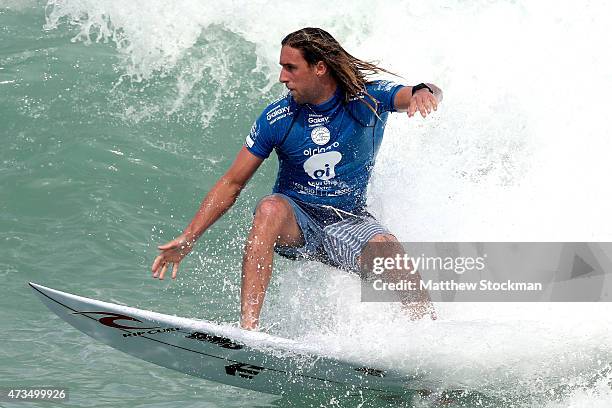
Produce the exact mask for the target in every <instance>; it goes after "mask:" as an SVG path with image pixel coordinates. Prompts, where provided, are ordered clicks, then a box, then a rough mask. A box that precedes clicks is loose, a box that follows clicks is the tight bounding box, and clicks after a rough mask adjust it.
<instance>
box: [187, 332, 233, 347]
mask: <svg viewBox="0 0 612 408" xmlns="http://www.w3.org/2000/svg"><path fill="white" fill-rule="evenodd" d="M185 337H186V338H188V339H193V340H198V341H206V342H208V343H212V344H216V345H217V346H219V347H222V348H226V349H230V350H240V349H241V348H242V347H243V346H242V344H238V343H234V342H233V341H232V340H230V339H228V338H225V337H220V336H213V335H212V334H208V333H202V332H193V333H190V334H189V335H188V336H185Z"/></svg>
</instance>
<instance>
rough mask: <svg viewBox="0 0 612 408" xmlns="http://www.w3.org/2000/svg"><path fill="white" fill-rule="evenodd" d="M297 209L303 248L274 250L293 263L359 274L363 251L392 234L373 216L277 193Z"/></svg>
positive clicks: (296, 213)
mask: <svg viewBox="0 0 612 408" xmlns="http://www.w3.org/2000/svg"><path fill="white" fill-rule="evenodd" d="M274 195H277V196H281V197H282V198H284V199H286V200H287V201H288V202H289V204H291V206H292V207H293V211H294V213H295V219H296V220H297V223H298V225H299V227H300V229H301V230H302V235H303V237H304V241H305V244H304V245H303V246H302V247H289V246H276V247H275V248H274V250H275V251H276V253H278V254H279V255H281V256H284V257H286V258H290V259H312V260H318V261H321V262H323V263H326V264H328V265H331V266H334V267H337V268H341V269H345V270H348V271H352V272H357V273H358V272H359V265H358V258H359V255H360V254H361V250H362V249H363V247H364V246H365V245H366V244H367V243H368V241H369V240H370V239H372V237H373V236H374V235H376V234H389V231H388V230H387V229H386V228H385V227H383V226H382V225H381V224H380V223H379V222H378V221H377V220H376V219H375V218H374V217H373V216H372V215H371V214H370V213H368V212H367V211H365V210H363V211H360V212H359V213H358V214H353V213H348V212H346V211H342V210H339V209H336V208H334V207H330V206H320V205H313V204H307V203H304V202H302V201H298V200H296V199H293V198H289V197H287V196H286V195H284V194H279V193H276V194H274Z"/></svg>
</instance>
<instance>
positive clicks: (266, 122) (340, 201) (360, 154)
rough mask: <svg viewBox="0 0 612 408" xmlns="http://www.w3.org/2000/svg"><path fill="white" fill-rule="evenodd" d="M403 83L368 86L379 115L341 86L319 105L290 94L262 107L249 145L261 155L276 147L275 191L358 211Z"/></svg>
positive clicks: (305, 200) (364, 201) (381, 83)
mask: <svg viewBox="0 0 612 408" xmlns="http://www.w3.org/2000/svg"><path fill="white" fill-rule="evenodd" d="M401 88H402V85H397V84H395V83H393V82H389V81H374V82H371V83H369V84H367V85H366V90H367V92H368V93H369V95H370V96H371V97H372V98H374V99H376V104H377V109H376V110H377V114H378V116H377V115H375V114H374V112H372V110H370V109H369V108H368V107H367V106H366V105H365V104H364V103H363V102H362V101H360V100H359V99H363V100H364V101H367V102H369V103H370V105H372V106H374V105H375V104H374V101H372V99H371V98H370V97H368V96H367V95H361V96H360V97H359V98H353V99H351V100H350V101H349V102H348V103H344V94H343V92H342V91H341V90H338V91H336V93H335V94H334V96H333V97H332V98H331V99H329V100H328V101H326V102H324V103H322V104H320V105H308V104H304V105H300V104H297V103H296V102H295V101H294V100H293V97H292V96H291V94H288V95H286V96H285V97H283V98H281V99H278V100H277V101H275V102H274V103H272V104H270V105H269V106H268V107H267V108H266V109H265V110H264V111H263V113H262V114H261V116H260V117H259V118H258V119H257V120H256V121H255V123H254V124H253V127H252V128H251V132H250V133H249V135H248V136H247V138H246V142H245V146H246V147H247V149H248V150H249V151H250V152H251V153H253V154H254V155H256V156H258V157H261V158H263V159H265V158H267V157H268V156H269V155H270V152H272V149H276V154H277V155H278V161H279V170H278V176H277V179H276V184H275V186H274V192H275V193H282V194H285V195H287V196H289V197H291V198H295V199H297V200H300V201H303V202H305V203H308V204H315V205H329V206H332V207H335V208H338V209H340V210H343V211H348V212H355V211H358V210H360V209H363V208H364V207H365V204H366V191H367V187H368V182H369V180H370V175H371V173H372V169H373V167H374V160H375V158H376V154H377V153H378V148H379V147H380V143H381V142H382V138H383V132H384V129H385V124H386V123H387V116H388V113H389V112H393V111H395V107H394V105H393V100H394V99H395V94H396V93H397V91H399V90H400V89H401Z"/></svg>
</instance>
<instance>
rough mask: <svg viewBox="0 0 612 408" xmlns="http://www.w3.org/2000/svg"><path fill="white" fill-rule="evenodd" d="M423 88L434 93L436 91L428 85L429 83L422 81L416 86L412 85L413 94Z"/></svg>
mask: <svg viewBox="0 0 612 408" xmlns="http://www.w3.org/2000/svg"><path fill="white" fill-rule="evenodd" d="M421 89H427V90H428V91H429V92H431V93H432V94H433V93H434V91H432V90H431V88H430V87H428V86H427V85H425V84H423V83H421V84H418V85H415V86H413V87H412V94H413V95H414V94H415V93H416V92H417V91H419V90H421Z"/></svg>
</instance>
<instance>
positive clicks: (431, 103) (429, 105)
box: [408, 89, 438, 118]
mask: <svg viewBox="0 0 612 408" xmlns="http://www.w3.org/2000/svg"><path fill="white" fill-rule="evenodd" d="M417 110H418V111H419V112H421V116H423V117H424V118H425V117H427V115H429V114H430V113H431V111H432V110H433V111H436V110H438V99H437V98H436V97H435V96H434V94H432V93H431V92H429V90H427V89H419V90H418V91H416V92H415V94H414V95H412V98H410V106H409V108H408V117H409V118H411V117H413V116H414V114H415V112H416V111H417Z"/></svg>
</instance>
